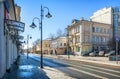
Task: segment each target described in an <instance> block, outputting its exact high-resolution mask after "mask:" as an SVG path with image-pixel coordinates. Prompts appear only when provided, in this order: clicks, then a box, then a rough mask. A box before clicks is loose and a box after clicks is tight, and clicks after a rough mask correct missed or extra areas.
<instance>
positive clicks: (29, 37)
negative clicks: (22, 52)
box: [24, 35, 32, 59]
mask: <svg viewBox="0 0 120 79" xmlns="http://www.w3.org/2000/svg"><path fill="white" fill-rule="evenodd" d="M29 39H32V37H31V36H30V35H27V59H28V53H29ZM24 43H25V41H24Z"/></svg>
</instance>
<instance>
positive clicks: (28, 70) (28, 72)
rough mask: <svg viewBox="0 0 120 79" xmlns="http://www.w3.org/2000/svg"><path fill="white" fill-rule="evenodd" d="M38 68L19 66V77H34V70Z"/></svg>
mask: <svg viewBox="0 0 120 79" xmlns="http://www.w3.org/2000/svg"><path fill="white" fill-rule="evenodd" d="M34 68H36V67H35V66H33V65H22V66H19V73H18V76H19V77H31V76H33V75H34V73H33V72H32V70H33V69H34Z"/></svg>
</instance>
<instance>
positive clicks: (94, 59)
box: [44, 55, 120, 67]
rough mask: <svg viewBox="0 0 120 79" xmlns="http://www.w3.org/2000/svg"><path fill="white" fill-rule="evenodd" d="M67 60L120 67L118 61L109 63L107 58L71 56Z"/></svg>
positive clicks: (63, 57)
mask: <svg viewBox="0 0 120 79" xmlns="http://www.w3.org/2000/svg"><path fill="white" fill-rule="evenodd" d="M44 56H46V57H54V58H60V59H68V55H44ZM69 60H77V61H84V62H91V63H98V64H105V65H111V66H117V67H120V61H118V62H116V61H109V58H108V57H85V56H73V55H70V58H69Z"/></svg>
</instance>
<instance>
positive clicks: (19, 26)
mask: <svg viewBox="0 0 120 79" xmlns="http://www.w3.org/2000/svg"><path fill="white" fill-rule="evenodd" d="M5 23H6V24H7V26H8V28H10V29H15V30H18V31H22V32H24V28H25V23H23V22H19V21H15V20H9V19H5Z"/></svg>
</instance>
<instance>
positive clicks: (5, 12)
mask: <svg viewBox="0 0 120 79" xmlns="http://www.w3.org/2000/svg"><path fill="white" fill-rule="evenodd" d="M17 17H19V16H18V15H16V11H15V5H14V0H3V1H0V78H2V77H3V75H4V74H5V72H6V71H10V68H11V65H12V64H13V63H14V62H16V59H17V57H18V45H19V38H18V36H19V33H18V31H19V30H20V29H19V30H18V28H15V24H14V23H16V24H22V23H19V22H18V20H17V19H16V18H17ZM16 20H17V21H16ZM11 22H13V23H11ZM10 23H11V25H9V24H10ZM23 25H24V24H23ZM20 26H22V25H20Z"/></svg>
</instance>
